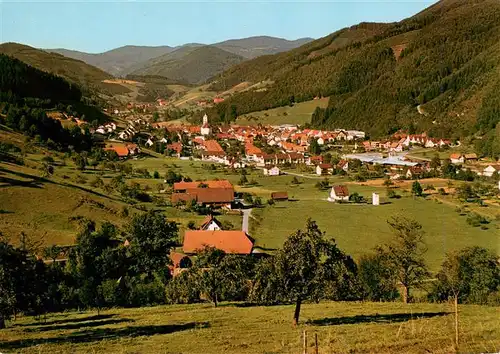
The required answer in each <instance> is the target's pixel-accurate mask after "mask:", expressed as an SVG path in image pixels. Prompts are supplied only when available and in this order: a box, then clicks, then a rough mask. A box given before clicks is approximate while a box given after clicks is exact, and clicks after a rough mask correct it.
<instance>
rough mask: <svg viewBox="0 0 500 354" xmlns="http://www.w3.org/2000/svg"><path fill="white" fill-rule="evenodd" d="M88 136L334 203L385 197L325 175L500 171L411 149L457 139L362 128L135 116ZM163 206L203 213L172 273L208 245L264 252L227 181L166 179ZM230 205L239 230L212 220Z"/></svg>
mask: <svg viewBox="0 0 500 354" xmlns="http://www.w3.org/2000/svg"><path fill="white" fill-rule="evenodd" d="M103 132H104V133H103ZM94 135H100V136H102V137H101V140H102V141H103V143H104V146H105V147H104V150H105V151H106V152H107V153H108V154H112V155H114V157H115V158H116V159H118V160H127V159H132V160H135V159H141V158H143V157H144V156H147V155H148V154H150V153H152V152H154V153H155V154H161V155H160V156H167V157H169V158H177V159H178V160H179V161H187V162H188V161H199V162H201V163H206V164H216V165H218V166H221V168H223V169H226V170H227V171H235V173H236V174H238V173H240V172H238V171H241V173H242V174H243V171H246V170H250V171H254V172H253V173H254V174H255V173H258V174H260V175H261V176H263V177H275V176H282V175H288V176H294V178H297V177H300V178H306V179H312V180H313V181H314V180H316V181H318V183H317V184H319V185H321V183H324V185H323V187H324V188H323V189H322V190H323V192H321V193H322V194H321V195H322V196H320V197H319V198H320V199H321V200H324V201H327V202H331V203H336V204H360V203H361V204H369V205H372V206H379V205H381V204H384V203H387V202H386V201H385V202H382V201H381V196H380V193H379V192H378V190H370V191H369V193H366V194H365V195H364V196H363V195H360V194H359V193H358V192H351V191H350V187H349V186H348V185H347V184H345V183H338V182H336V183H334V184H333V185H330V184H329V183H327V182H322V181H327V179H328V178H329V177H340V178H344V179H343V181H347V180H349V179H350V180H357V181H360V182H363V181H366V180H369V179H381V180H384V186H385V185H387V186H390V185H392V184H394V183H398V181H404V180H417V181H418V180H419V179H422V178H423V179H425V178H429V177H437V175H438V174H437V170H438V169H440V166H441V160H447V161H448V163H449V164H450V165H452V166H455V167H454V171H455V173H457V174H458V173H459V171H462V173H465V172H463V171H466V170H467V171H474V172H472V173H474V174H475V175H477V176H483V177H484V178H490V177H492V176H494V175H495V174H498V171H500V165H497V164H487V165H484V164H483V165H481V164H480V163H479V161H478V157H477V155H476V154H473V153H466V154H461V153H455V152H453V151H455V150H452V152H450V153H449V158H448V159H439V158H438V161H439V166H437V165H436V163H437V162H436V161H435V159H434V161H433V159H432V158H425V157H421V156H416V155H415V156H414V155H413V154H411V152H412V151H413V150H417V151H420V152H421V151H424V155H427V154H425V151H432V152H434V153H437V152H446V151H449V150H450V149H456V148H457V147H459V146H460V142H452V141H451V140H450V139H435V138H430V137H428V136H427V135H426V134H425V133H423V134H418V135H411V134H406V133H404V132H397V133H395V134H394V135H392V136H391V137H390V138H389V139H387V140H385V141H374V140H367V139H366V135H365V133H364V132H362V131H358V130H345V129H335V130H332V131H325V130H315V129H303V128H301V127H299V126H296V125H280V126H239V125H232V126H226V127H224V126H212V125H211V124H210V122H209V118H208V116H207V115H206V114H205V115H204V117H203V121H202V124H201V125H173V124H169V122H156V123H151V122H148V121H146V120H143V119H136V120H131V121H128V124H127V126H126V128H125V129H122V130H121V131H120V130H119V129H116V126H111V125H105V126H102V127H99V128H98V129H96V130H95V131H94ZM431 156H432V155H431ZM436 156H437V155H436ZM245 173H246V172H245ZM242 178H245V177H243V175H242ZM245 179H246V178H245ZM336 181H338V180H336ZM341 181H342V180H341ZM387 181H390V182H387ZM164 182H167V180H165V181H164ZM292 183H293V182H292ZM238 184H239V185H241V184H244V182H241V181H240V182H239V183H238ZM499 188H500V185H499ZM290 193H291V191H290V189H288V190H286V189H279V190H275V191H273V192H272V193H270V194H269V195H268V196H267V199H268V202H269V203H271V202H272V203H273V204H274V203H280V202H282V201H287V200H289V199H293V198H292V196H291V195H290ZM367 194H368V195H367ZM382 199H383V198H382ZM170 204H171V205H172V206H173V207H176V208H180V209H181V210H191V209H193V208H195V209H196V210H198V211H199V210H203V213H204V214H206V218H205V220H204V221H203V222H201V223H200V224H199V225H198V226H194V227H193V225H191V228H188V229H186V230H185V231H184V235H183V238H182V240H183V241H182V246H181V247H179V248H178V249H176V251H175V252H172V254H171V259H172V267H171V273H172V275H178V274H179V273H180V272H182V271H183V270H185V269H187V268H189V265H190V264H191V261H190V259H191V258H192V257H195V256H196V254H197V252H199V251H200V250H202V249H203V247H204V246H207V245H208V246H211V247H216V248H218V249H221V250H223V251H224V252H226V253H229V254H231V253H234V254H243V255H253V254H257V255H259V256H265V255H266V252H265V251H263V250H262V248H261V247H260V246H259V247H255V239H254V238H253V237H252V236H250V231H249V226H248V225H249V222H250V221H251V219H250V213H251V212H252V206H254V204H253V203H252V202H250V203H245V201H244V200H243V198H242V197H241V196H239V195H238V193H237V190H236V189H235V186H234V185H233V183H231V182H230V181H229V180H227V179H203V180H201V181H200V180H198V181H192V180H191V179H188V180H179V181H177V182H175V183H173V184H172V190H171V194H170ZM231 210H233V211H239V213H241V215H242V217H243V221H242V224H243V225H242V227H241V228H240V229H238V228H237V227H235V225H232V226H233V227H230V228H227V227H224V226H223V224H222V223H221V222H220V221H219V220H218V219H217V217H216V214H220V213H221V212H222V213H227V212H231Z"/></svg>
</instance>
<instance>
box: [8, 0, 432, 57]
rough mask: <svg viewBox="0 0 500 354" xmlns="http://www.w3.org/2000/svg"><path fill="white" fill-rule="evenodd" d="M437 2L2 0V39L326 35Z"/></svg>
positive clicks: (81, 45)
mask: <svg viewBox="0 0 500 354" xmlns="http://www.w3.org/2000/svg"><path fill="white" fill-rule="evenodd" d="M434 2H436V1H435V0H413V1H404V0H385V1H376V0H370V1H347V0H345V1H334V0H330V1H314V2H313V1H310V2H309V1H292V2H290V1H276V0H274V1H265V2H264V1H240V0H231V1H217V2H213V1H211V2H208V1H204V2H200V1H189V2H188V1H185V2H173V1H140V0H135V1H133V0H132V1H92V0H91V1H84V0H80V1H72V0H69V1H36V0H35V1H33V0H32V1H23V0H16V1H12V0H0V20H1V21H0V23H1V24H0V26H1V28H0V42H19V43H23V44H27V45H31V46H34V47H37V48H67V49H75V50H81V51H85V52H92V53H97V52H103V51H106V50H109V49H112V48H116V47H120V46H123V45H127V44H133V45H170V46H176V45H181V44H184V43H193V42H197V43H207V44H208V43H215V42H220V41H223V40H226V39H232V38H243V37H250V36H255V35H268V36H276V37H282V38H287V39H296V38H301V37H313V38H319V37H323V36H325V35H327V34H329V33H332V32H334V31H336V30H338V29H340V28H343V27H346V26H351V25H354V24H357V23H359V22H363V21H365V22H391V21H399V20H401V19H403V18H406V17H408V16H411V15H413V14H415V13H417V12H419V11H421V10H423V9H424V8H426V7H428V6H429V5H431V4H432V3H434Z"/></svg>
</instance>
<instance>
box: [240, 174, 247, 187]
mask: <svg viewBox="0 0 500 354" xmlns="http://www.w3.org/2000/svg"><path fill="white" fill-rule="evenodd" d="M247 183H248V179H247V176H245V175H244V174H242V175H241V178H240V180H239V181H238V184H239V185H240V186H244V185H245V184H247Z"/></svg>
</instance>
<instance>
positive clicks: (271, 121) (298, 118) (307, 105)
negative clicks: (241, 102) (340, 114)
mask: <svg viewBox="0 0 500 354" xmlns="http://www.w3.org/2000/svg"><path fill="white" fill-rule="evenodd" d="M327 106H328V97H327V98H322V99H320V100H311V101H306V102H300V103H296V104H294V105H293V106H292V107H290V106H285V107H279V108H273V109H268V110H264V111H259V112H253V113H249V114H244V115H242V116H239V117H238V119H237V120H236V122H235V123H236V124H240V125H257V124H262V125H279V124H298V125H303V124H305V123H311V116H312V114H313V112H314V110H315V109H316V107H320V108H326V107H327Z"/></svg>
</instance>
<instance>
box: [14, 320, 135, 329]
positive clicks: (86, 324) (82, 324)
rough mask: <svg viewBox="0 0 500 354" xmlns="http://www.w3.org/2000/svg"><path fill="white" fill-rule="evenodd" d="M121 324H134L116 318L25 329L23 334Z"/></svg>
mask: <svg viewBox="0 0 500 354" xmlns="http://www.w3.org/2000/svg"><path fill="white" fill-rule="evenodd" d="M123 322H134V320H131V319H129V318H117V319H109V320H101V321H90V322H83V321H81V322H76V323H66V324H56V325H45V326H40V327H35V328H26V329H25V330H24V332H46V331H61V330H63V331H64V330H70V329H79V328H81V327H99V326H106V325H111V324H117V323H123Z"/></svg>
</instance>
